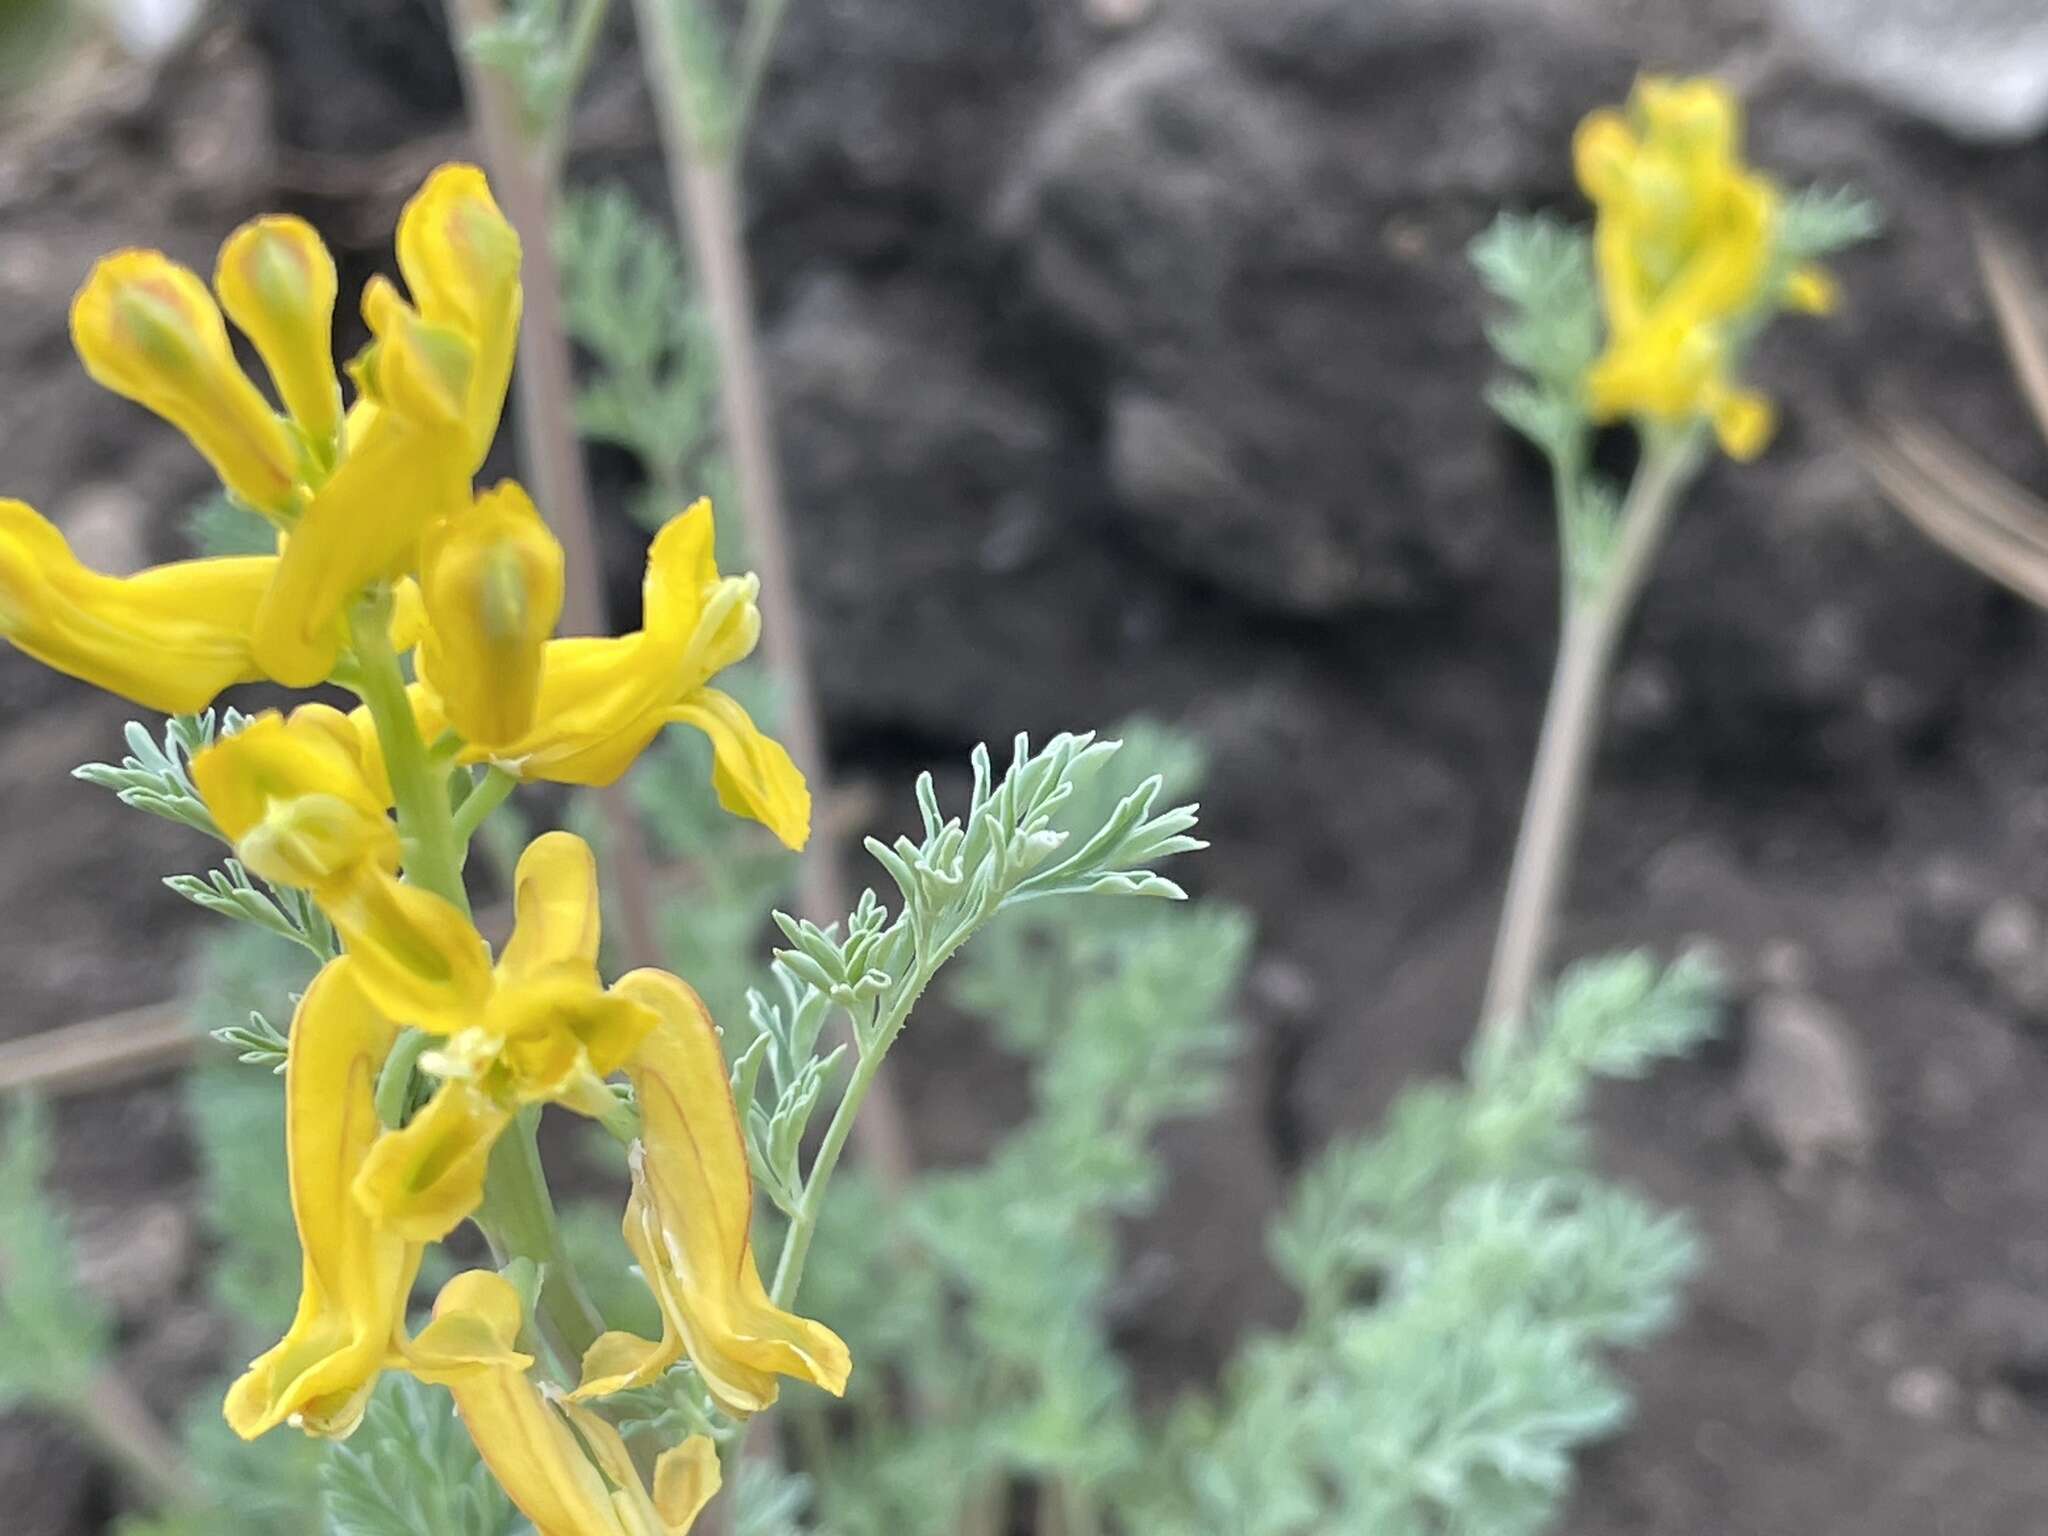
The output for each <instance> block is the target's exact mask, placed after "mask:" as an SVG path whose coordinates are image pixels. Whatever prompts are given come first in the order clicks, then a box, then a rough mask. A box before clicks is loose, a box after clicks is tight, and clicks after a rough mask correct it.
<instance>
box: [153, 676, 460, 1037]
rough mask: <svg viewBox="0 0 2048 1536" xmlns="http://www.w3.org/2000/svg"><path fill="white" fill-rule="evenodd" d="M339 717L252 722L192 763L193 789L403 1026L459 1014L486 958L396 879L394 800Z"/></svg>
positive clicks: (421, 895) (450, 912) (432, 900)
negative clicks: (321, 915)
mask: <svg viewBox="0 0 2048 1536" xmlns="http://www.w3.org/2000/svg"><path fill="white" fill-rule="evenodd" d="M380 778H381V774H378V773H373V772H372V771H371V769H370V766H369V765H368V764H366V762H365V761H364V758H363V756H362V754H361V750H360V740H359V738H358V737H357V736H356V734H355V732H354V730H353V729H352V728H350V727H349V726H348V724H347V722H346V720H345V718H344V717H342V716H341V715H340V714H339V712H338V711H336V710H333V709H330V708H328V707H326V706H324V705H307V706H305V707H304V708H302V709H300V710H297V711H295V712H294V713H293V714H292V716H291V717H290V719H285V718H284V717H282V716H280V715H278V714H276V713H275V712H271V713H266V714H262V715H259V716H257V717H256V718H255V719H254V720H252V721H250V722H249V724H248V725H246V726H245V727H243V728H242V729H241V730H240V731H238V732H236V733H235V734H234V735H232V736H227V737H223V738H222V739H221V740H219V741H217V742H215V743H214V744H213V745H212V746H210V747H208V748H207V749H206V750H204V751H202V752H200V753H199V754H198V755H197V756H195V757H194V758H193V759H192V782H193V785H194V786H195V787H196V788H197V789H198V791H199V795H200V798H201V799H202V800H204V801H205V802H206V807H207V809H208V810H209V811H211V812H212V813H213V819H214V822H215V824H216V825H218V826H219V828H220V830H221V833H222V835H223V836H225V837H227V838H228V840H229V841H230V842H232V843H233V844H234V845H235V852H236V854H237V855H238V856H239V857H240V858H241V860H242V862H243V863H245V864H247V865H248V866H249V868H250V869H251V870H253V871H254V872H255V873H256V874H259V875H261V876H262V877H263V878H264V879H266V880H271V881H275V882H276V883H277V884H279V885H287V886H292V887H294V888H296V889H301V890H306V891H310V892H311V893H312V896H313V899H314V900H315V901H316V902H318V903H319V904H320V908H321V910H322V911H324V912H325V913H326V914H327V916H328V918H329V920H330V921H332V922H333V924H334V927H335V931H336V932H337V933H339V934H340V935H341V938H342V942H343V944H344V945H346V947H347V949H348V951H349V953H350V954H351V955H353V956H354V957H355V959H356V966H355V974H356V980H357V984H358V985H359V986H360V987H362V988H363V990H365V991H366V992H368V993H369V995H370V996H371V997H372V998H373V999H374V1000H375V1001H376V1003H377V1005H378V1006H379V1007H380V1008H382V1009H384V1010H385V1012H387V1013H389V1014H390V1015H391V1016H393V1017H395V1018H398V1019H401V1020H404V1021H406V1022H409V1023H411V1022H423V1021H424V1020H426V1019H429V1018H434V1019H447V1018H451V1017H452V1018H461V1017H463V1016H464V1011H465V1010H466V1009H467V1008H468V1007H470V1006H472V1005H473V1003H474V1002H475V1000H477V999H480V998H481V997H483V996H486V995H488V990H489V986H490V956H489V953H488V951H487V950H486V949H485V947H484V942H483V940H482V939H481V938H479V937H478V936H477V933H476V930H475V929H474V928H472V927H471V926H470V924H469V920H468V919H467V918H465V917H464V916H463V915H462V914H461V913H460V912H459V911H457V910H456V909H455V907H454V906H452V905H451V904H450V903H448V902H447V901H445V900H443V899H442V898H441V897H439V896H436V895H435V894H434V893H433V892H431V891H425V890H421V889H420V888H419V887H417V886H413V885H407V884H405V883H403V882H401V881H400V880H399V879H398V878H397V877H396V875H395V874H394V873H393V871H395V870H396V869H397V867H398V854H399V844H398V829H397V828H396V827H395V826H394V825H393V824H392V822H391V819H390V818H389V817H388V816H387V815H386V814H385V811H386V808H387V805H388V803H389V802H388V798H387V795H386V793H385V787H384V786H383V785H382V783H381V782H380Z"/></svg>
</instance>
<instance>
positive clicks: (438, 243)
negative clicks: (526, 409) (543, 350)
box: [398, 165, 521, 474]
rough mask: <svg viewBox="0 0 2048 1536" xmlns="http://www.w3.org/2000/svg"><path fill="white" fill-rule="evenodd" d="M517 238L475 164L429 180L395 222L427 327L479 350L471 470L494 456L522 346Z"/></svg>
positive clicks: (468, 423) (401, 264)
mask: <svg viewBox="0 0 2048 1536" xmlns="http://www.w3.org/2000/svg"><path fill="white" fill-rule="evenodd" d="M519 264H520V249H519V235H518V232H517V231H516V230H514V229H513V228H512V225H511V223H510V222H509V221H508V220H507V219H506V218H505V215H504V214H503V213H501V212H500V211H499V209H498V205H497V202H496V201H495V200H494V199H493V198H492V196H491V188H490V183H489V182H488V181H487V180H486V179H485V177H484V173H483V172H482V171H480V170H478V169H477V168H476V167H475V166H473V165H444V166H441V167H440V168H439V169H437V170H436V171H434V172H433V173H432V174H431V175H430V176H428V177H427V179H426V181H425V183H424V184H422V185H421V187H420V190H419V191H418V192H417V193H416V194H415V195H414V196H413V198H412V200H411V201H410V202H408V203H407V204H406V205H405V211H404V212H403V213H401V214H400V215H399V219H398V269H399V271H400V272H402V273H403V274H404V275H405V282H406V286H407V287H408V288H410V289H411V290H412V296H413V300H414V302H415V303H417V304H418V305H419V309H420V314H421V315H422V316H423V317H424V318H425V319H426V321H427V323H428V324H429V325H434V326H439V327H442V328H444V329H448V330H453V331H457V332H459V333H460V334H462V335H463V336H465V337H466V338H467V339H468V340H469V342H470V345H471V346H472V348H473V349H474V351H475V356H476V362H475V367H474V371H473V372H472V374H471V376H470V380H469V384H468V389H467V391H466V402H465V405H464V411H463V419H464V423H465V430H466V434H467V438H468V443H469V456H468V463H467V472H468V473H471V474H474V473H475V472H476V469H477V466H478V465H480V464H482V463H483V461H484V455H485V454H486V453H487V452H488V451H489V450H490V446H491V439H492V438H493V437H494V436H495V435H496V433H497V430H498V417H499V415H500V413H501V412H502V411H503V410H504V407H505V390H506V386H507V385H508V383H509V382H510V380H511V377H512V354H513V352H514V350H515V349H516V347H517V345H518V340H519V313H520V305H521V293H520V287H519Z"/></svg>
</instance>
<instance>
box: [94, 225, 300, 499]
mask: <svg viewBox="0 0 2048 1536" xmlns="http://www.w3.org/2000/svg"><path fill="white" fill-rule="evenodd" d="M71 339H72V344H73V345H74V346H75V347H76V348H77V349H78V355H79V357H80V359H81V360H82V361H83V362H84V363H85V371H86V372H87V373H89V374H91V375H92V377H93V379H94V380H95V381H96V382H98V383H99V384H101V385H103V386H104V387H105V388H107V389H110V390H112V391H113V392H114V393H115V394H117V395H123V396H126V397H127V398H128V399H130V400H133V401H135V402H136V403H137V404H138V405H142V406H146V407H147V408H148V409H150V410H152V411H154V412H156V414H157V415H159V416H161V417H163V418H164V420H166V421H168V422H170V423H171V425H173V426H175V427H176V428H177V429H178V430H179V431H180V432H183V433H184V434H185V436H186V437H188V438H190V439H191V440H192V446H193V447H195V448H197V449H198V450H199V451H200V453H201V454H203V455H204V456H205V458H206V461H207V462H208V463H209V464H211V465H212V466H213V468H214V472H215V473H216V474H218V475H219V476H220V479H221V483H222V484H223V485H225V486H226V487H227V488H228V489H229V490H231V491H233V492H234V493H235V494H236V495H237V496H239V497H241V498H242V500H244V501H246V502H247V503H249V505H250V506H252V507H254V508H256V509H257V510H258V511H259V512H263V513H266V514H268V515H270V516H273V517H282V516H284V515H286V514H288V513H289V512H290V510H291V509H292V507H293V506H294V504H295V502H296V499H297V494H298V484H299V478H300V475H299V448H298V444H297V443H296V442H295V441H294V440H293V437H292V432H291V428H290V427H289V426H288V425H287V424H286V423H285V421H284V419H283V418H282V417H281V416H279V415H278V414H277V412H275V411H273V410H272V409H271V408H270V403H269V402H268V401H267V400H265V399H264V398H263V396H262V394H261V393H260V392H258V390H257V388H256V386H255V385H254V384H251V383H250V382H249V377H248V375H247V374H245V373H243V372H242V369H241V365H240V364H238V363H237V362H236V361H235V353H234V348H233V347H232V346H231V345H229V343H228V331H227V326H226V325H225V324H224V323H223V322H222V320H221V315H220V308H219V306H218V305H216V304H215V303H214V302H213V295H212V294H210V293H208V292H207V291H206V285H205V284H204V283H202V282H201V281H200V280H199V277H198V274H196V273H195V272H193V271H192V270H191V269H190V268H188V267H181V266H179V265H178V264H177V263H176V262H174V261H172V260H170V259H169V258H168V257H166V256H165V255H164V254H163V253H162V252H160V251H116V252H115V253H114V254H113V255H111V256H107V257H104V258H102V259H101V261H100V262H99V264H98V265H97V266H95V267H94V268H93V269H92V274H91V276H89V277H88V278H87V279H86V280H85V286H84V287H82V288H80V289H79V290H78V296H77V297H76V298H75V299H73V300H72V302H71Z"/></svg>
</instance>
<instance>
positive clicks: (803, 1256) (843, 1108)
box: [768, 923, 976, 1308]
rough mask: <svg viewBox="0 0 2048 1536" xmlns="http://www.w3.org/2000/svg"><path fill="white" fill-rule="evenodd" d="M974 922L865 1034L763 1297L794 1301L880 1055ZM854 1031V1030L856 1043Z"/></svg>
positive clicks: (932, 958)
mask: <svg viewBox="0 0 2048 1536" xmlns="http://www.w3.org/2000/svg"><path fill="white" fill-rule="evenodd" d="M975 926H976V925H974V924H972V923H963V924H961V925H960V927H959V929H958V930H957V931H956V932H955V934H954V936H953V937H952V938H951V939H950V940H948V941H947V942H946V943H945V944H944V945H943V946H942V947H941V948H940V949H939V950H938V951H937V952H936V953H934V954H932V955H929V956H927V957H925V958H924V959H923V961H922V962H921V963H920V964H919V965H918V967H917V970H916V972H915V976H914V979H913V980H912V982H911V984H910V985H909V986H907V987H905V988H904V989H903V991H902V992H901V993H900V994H899V995H898V996H897V997H896V998H895V999H894V1000H893V1001H892V1002H891V1003H890V1004H889V1009H888V1013H887V1015H886V1016H885V1018H886V1021H885V1022H884V1023H882V1025H881V1026H880V1027H879V1028H878V1029H876V1030H874V1031H873V1032H872V1034H871V1035H870V1036H869V1038H871V1039H872V1040H873V1041H874V1042H875V1043H874V1048H873V1049H872V1050H862V1051H861V1052H860V1054H859V1057H858V1059H857V1060H856V1062H855V1064H854V1068H853V1076H852V1077H850V1078H849V1079H847V1083H846V1092H845V1093H844V1094H842V1095H840V1099H839V1107H838V1108H837V1109H836V1110H834V1111H833V1112H832V1123H831V1124H830V1125H828V1126H826V1127H825V1139H824V1140H823V1141H821V1142H819V1143H818V1155H817V1156H816V1157H815V1158H814V1159H812V1161H811V1171H810V1174H809V1176H808V1177H806V1178H805V1179H804V1192H803V1195H802V1197H801V1198H800V1199H799V1200H798V1201H797V1207H796V1214H795V1215H794V1216H792V1217H791V1218H790V1223H789V1235H788V1236H787V1237H786V1238H784V1239H783V1243H782V1254H781V1256H780V1257H779V1258H778V1259H777V1260H776V1263H775V1283H774V1284H773V1285H771V1286H770V1287H769V1288H768V1295H769V1298H770V1299H771V1300H773V1301H774V1303H775V1305H777V1306H778V1307H785V1308H787V1307H793V1306H795V1305H796V1293H797V1289H798V1287H799V1286H801V1285H802V1284H803V1277H804V1263H805V1261H806V1260H807V1259H808V1258H809V1257H810V1253H811V1239H812V1238H813V1237H815V1236H816V1235H817V1231H818V1218H819V1216H820V1214H821V1213H822V1212H823V1211H824V1208H825V1190H826V1188H827V1186H828V1185H830V1184H831V1182H832V1174H833V1172H834V1170H836V1169H837V1168H838V1166H839V1159H840V1156H841V1154H843V1153H844V1152H845V1151H846V1142H847V1138H848V1137H849V1136H851V1135H852V1134H853V1127H854V1122H855V1121H856V1120H857V1119H858V1118H859V1117H860V1110H861V1105H862V1104H863V1103H864V1102H865V1101H866V1100H867V1097H868V1093H869V1090H871V1089H872V1088H873V1087H874V1086H875V1079H876V1076H877V1074H878V1073H880V1071H881V1070H882V1060H883V1058H884V1057H886V1056H887V1055H888V1054H889V1047H890V1046H892V1045H894V1044H895V1043H896V1037H897V1036H898V1035H900V1034H902V1033H903V1026H904V1024H905V1023H906V1022H907V1021H908V1020H909V1018H910V1011H911V1010H912V1009H913V1008H915V1007H916V1006H917V1000H918V999H919V998H920V997H923V996H924V989H925V988H926V987H928V986H930V985H931V980H932V978H933V977H934V976H936V975H938V973H939V968H940V967H941V966H943V965H944V964H945V963H946V962H947V961H948V960H950V959H951V958H952V957H953V954H954V952H955V951H956V950H958V949H959V948H960V946H961V945H962V944H964V943H966V942H967V939H968V936H969V934H971V933H972V932H973V930H974V927H975ZM859 1035H860V1032H859V1031H858V1030H856V1031H855V1038H856V1041H858V1039H859Z"/></svg>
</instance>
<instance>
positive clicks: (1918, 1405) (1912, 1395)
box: [1885, 1365, 1963, 1424]
mask: <svg viewBox="0 0 2048 1536" xmlns="http://www.w3.org/2000/svg"><path fill="white" fill-rule="evenodd" d="M1962 1397H1963V1394H1962V1388H1961V1387H1960V1386H1958V1385H1957V1383H1956V1379H1955V1377H1953V1376H1951V1375H1950V1374H1949V1373H1948V1372H1947V1371H1944V1370H1941V1369H1939V1368H1938V1367H1935V1366H1931V1365H1916V1366H1913V1367H1911V1368H1910V1369H1908V1370H1903V1371H1901V1372H1899V1374H1898V1375H1896V1376H1894V1377H1893V1378H1892V1379H1891V1384H1890V1385H1889V1386H1888V1387H1887V1388H1886V1389H1885V1400H1886V1401H1887V1402H1889V1403H1890V1404H1891V1405H1892V1407H1893V1408H1894V1409H1895V1410H1896V1411H1897V1412H1899V1413H1901V1414H1903V1415H1904V1416H1905V1417H1907V1418H1909V1419H1915V1420H1917V1421H1919V1422H1920V1423H1923V1424H1932V1423H1938V1422H1940V1421H1942V1420H1945V1419H1952V1418H1954V1417H1955V1414H1956V1410H1957V1409H1958V1408H1959V1407H1960V1406H1961V1405H1962Z"/></svg>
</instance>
